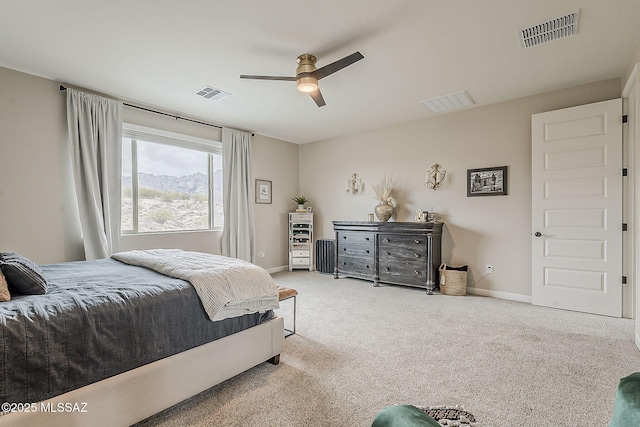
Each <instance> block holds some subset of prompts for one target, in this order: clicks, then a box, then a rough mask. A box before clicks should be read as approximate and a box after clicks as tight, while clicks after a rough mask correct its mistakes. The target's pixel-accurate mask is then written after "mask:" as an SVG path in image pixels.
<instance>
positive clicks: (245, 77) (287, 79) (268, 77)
mask: <svg viewBox="0 0 640 427" xmlns="http://www.w3.org/2000/svg"><path fill="white" fill-rule="evenodd" d="M240 78H241V79H255V80H285V81H288V82H295V81H296V77H281V76H250V75H247V74H241V75H240Z"/></svg>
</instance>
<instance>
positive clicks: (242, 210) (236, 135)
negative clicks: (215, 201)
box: [222, 128, 255, 262]
mask: <svg viewBox="0 0 640 427" xmlns="http://www.w3.org/2000/svg"><path fill="white" fill-rule="evenodd" d="M222 158H223V163H222V170H223V181H224V192H223V204H224V230H223V231H222V255H226V256H229V257H233V258H240V259H243V260H245V261H250V262H254V260H255V248H254V246H255V230H254V228H255V224H254V216H253V172H252V171H251V135H250V134H249V133H247V132H241V131H238V130H235V129H229V128H223V129H222Z"/></svg>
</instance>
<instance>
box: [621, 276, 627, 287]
mask: <svg viewBox="0 0 640 427" xmlns="http://www.w3.org/2000/svg"><path fill="white" fill-rule="evenodd" d="M622 284H623V285H626V284H627V276H622Z"/></svg>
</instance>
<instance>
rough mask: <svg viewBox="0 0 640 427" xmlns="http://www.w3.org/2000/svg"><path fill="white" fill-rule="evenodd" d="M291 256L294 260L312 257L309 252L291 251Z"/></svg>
mask: <svg viewBox="0 0 640 427" xmlns="http://www.w3.org/2000/svg"><path fill="white" fill-rule="evenodd" d="M291 256H292V257H294V258H301V257H307V258H309V257H310V256H311V254H310V253H309V251H296V250H294V251H291Z"/></svg>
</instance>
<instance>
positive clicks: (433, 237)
mask: <svg viewBox="0 0 640 427" xmlns="http://www.w3.org/2000/svg"><path fill="white" fill-rule="evenodd" d="M333 229H334V231H335V232H336V268H335V270H334V277H335V278H336V279H337V278H339V277H340V276H343V277H356V278H359V279H365V280H371V281H373V283H374V286H378V285H379V283H381V282H382V283H392V284H396V285H406V286H416V287H422V288H426V289H427V293H432V292H433V290H434V288H435V287H436V285H437V278H438V267H439V266H440V247H441V241H442V223H440V222H435V223H434V222H359V221H333Z"/></svg>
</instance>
